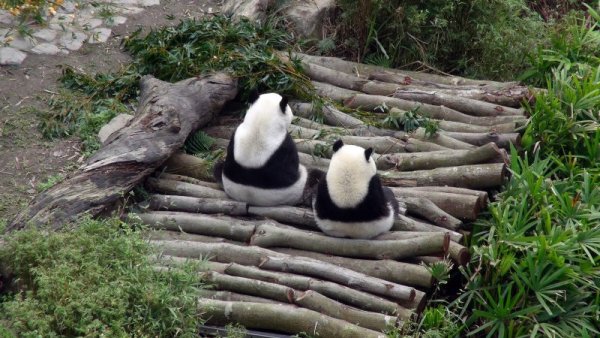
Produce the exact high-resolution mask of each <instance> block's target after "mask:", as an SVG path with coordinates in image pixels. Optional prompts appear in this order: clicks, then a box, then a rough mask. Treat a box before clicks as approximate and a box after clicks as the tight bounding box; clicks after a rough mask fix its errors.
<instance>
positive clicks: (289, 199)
mask: <svg viewBox="0 0 600 338" xmlns="http://www.w3.org/2000/svg"><path fill="white" fill-rule="evenodd" d="M298 170H299V172H300V177H299V178H298V180H297V181H296V183H294V184H293V185H291V186H289V187H286V188H281V189H262V188H256V187H251V186H248V185H243V184H239V183H235V182H233V181H231V180H229V179H228V178H227V176H225V175H223V189H224V190H225V193H226V194H227V195H228V196H229V197H231V198H233V199H235V200H238V201H241V202H248V201H251V202H248V203H249V204H252V205H259V206H274V205H295V204H298V203H299V202H300V200H301V199H302V194H303V192H304V185H305V184H306V178H307V177H308V174H307V172H306V168H305V167H304V166H303V165H300V166H299V169H298Z"/></svg>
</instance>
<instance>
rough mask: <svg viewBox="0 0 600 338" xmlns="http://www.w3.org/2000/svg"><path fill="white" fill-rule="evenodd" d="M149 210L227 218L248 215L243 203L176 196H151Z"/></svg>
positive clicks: (246, 207)
mask: <svg viewBox="0 0 600 338" xmlns="http://www.w3.org/2000/svg"><path fill="white" fill-rule="evenodd" d="M149 208H150V210H157V211H186V212H190V213H204V214H225V215H229V216H245V215H248V211H247V209H248V205H247V204H246V203H244V202H238V201H234V200H230V199H215V198H198V197H189V196H177V195H152V196H150V199H149Z"/></svg>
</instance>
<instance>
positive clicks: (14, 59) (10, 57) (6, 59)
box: [0, 47, 27, 65]
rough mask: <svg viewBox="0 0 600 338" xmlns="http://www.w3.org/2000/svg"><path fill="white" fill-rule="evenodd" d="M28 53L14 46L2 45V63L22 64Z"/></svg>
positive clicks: (0, 55)
mask: <svg viewBox="0 0 600 338" xmlns="http://www.w3.org/2000/svg"><path fill="white" fill-rule="evenodd" d="M26 57H27V54H25V53H23V52H21V51H20V50H18V49H15V48H12V47H0V65H20V64H21V62H23V60H25V58H26Z"/></svg>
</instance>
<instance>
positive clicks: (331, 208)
mask: <svg viewBox="0 0 600 338" xmlns="http://www.w3.org/2000/svg"><path fill="white" fill-rule="evenodd" d="M333 151H334V153H333V156H332V157H331V162H330V164H329V170H328V171H327V173H326V175H325V178H324V179H321V180H320V182H319V183H318V186H317V191H316V195H315V197H314V199H313V211H314V217H315V220H316V223H317V226H318V227H319V228H320V229H321V230H322V231H323V232H324V233H326V234H327V235H330V236H334V237H349V238H362V239H368V238H372V237H375V236H377V235H379V234H381V233H383V232H386V231H388V230H390V229H391V228H392V225H393V224H394V218H395V216H396V214H397V213H398V202H397V201H396V198H395V197H394V194H393V192H392V191H391V190H390V189H389V188H386V187H383V186H382V185H381V181H380V180H379V176H377V168H376V166H375V161H374V160H373V159H372V158H371V153H372V152H373V149H372V148H369V149H366V150H365V149H364V148H361V147H358V146H354V145H344V143H343V142H342V140H337V141H336V142H335V143H334V144H333Z"/></svg>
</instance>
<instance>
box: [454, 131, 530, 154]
mask: <svg viewBox="0 0 600 338" xmlns="http://www.w3.org/2000/svg"><path fill="white" fill-rule="evenodd" d="M442 133H443V134H445V135H446V136H450V137H452V138H454V139H457V140H461V141H463V142H467V143H470V144H472V145H476V146H481V145H484V144H487V143H489V142H494V143H495V144H496V145H498V147H500V148H504V149H508V150H510V144H511V143H512V144H513V145H514V146H515V147H517V148H518V147H520V146H521V135H520V134H519V133H507V134H498V133H495V132H490V133H457V132H442Z"/></svg>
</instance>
